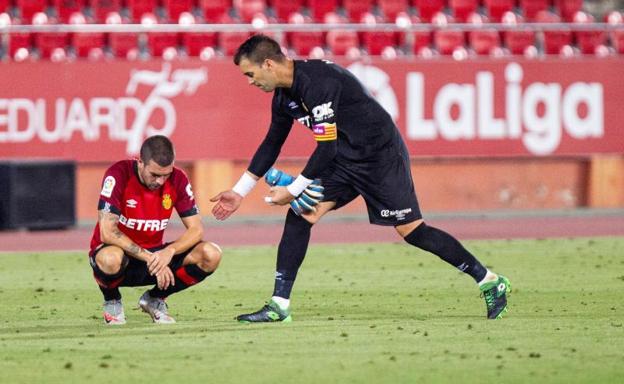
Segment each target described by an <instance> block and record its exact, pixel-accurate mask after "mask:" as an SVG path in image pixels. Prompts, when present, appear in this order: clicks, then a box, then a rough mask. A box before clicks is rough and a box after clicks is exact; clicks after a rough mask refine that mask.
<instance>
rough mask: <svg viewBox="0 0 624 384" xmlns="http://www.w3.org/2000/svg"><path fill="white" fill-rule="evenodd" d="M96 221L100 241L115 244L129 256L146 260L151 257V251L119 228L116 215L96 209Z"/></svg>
mask: <svg viewBox="0 0 624 384" xmlns="http://www.w3.org/2000/svg"><path fill="white" fill-rule="evenodd" d="M98 222H99V223H100V238H101V239H102V242H104V243H106V244H110V245H116V246H118V247H119V248H121V249H123V250H124V251H125V252H126V253H127V254H129V255H130V256H133V257H135V258H137V259H139V260H143V261H147V260H149V259H150V258H151V256H152V254H151V252H149V251H147V250H145V249H143V248H142V247H140V246H139V245H138V244H137V243H135V242H134V241H132V239H130V238H129V237H128V236H127V235H126V234H124V233H123V232H122V231H121V230H120V229H119V227H118V225H117V224H118V223H119V216H118V215H116V214H114V213H111V212H106V211H104V210H100V211H98Z"/></svg>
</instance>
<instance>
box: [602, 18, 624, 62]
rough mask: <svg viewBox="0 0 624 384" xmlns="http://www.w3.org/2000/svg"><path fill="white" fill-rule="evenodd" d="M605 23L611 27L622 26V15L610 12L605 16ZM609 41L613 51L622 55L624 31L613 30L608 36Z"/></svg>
mask: <svg viewBox="0 0 624 384" xmlns="http://www.w3.org/2000/svg"><path fill="white" fill-rule="evenodd" d="M605 21H606V22H607V23H609V24H611V25H619V26H622V25H624V13H622V12H620V11H612V12H610V13H609V14H607V15H606V16H605ZM609 40H611V45H612V46H613V48H614V49H615V51H616V52H617V53H619V54H621V55H622V54H624V29H615V30H613V31H611V33H610V34H609Z"/></svg>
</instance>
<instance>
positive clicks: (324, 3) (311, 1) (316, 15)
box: [308, 0, 338, 22]
mask: <svg viewBox="0 0 624 384" xmlns="http://www.w3.org/2000/svg"><path fill="white" fill-rule="evenodd" d="M308 7H309V8H310V12H311V14H312V18H313V19H314V20H315V21H317V22H323V21H324V20H325V15H326V14H328V13H330V12H336V8H337V7H338V0H308Z"/></svg>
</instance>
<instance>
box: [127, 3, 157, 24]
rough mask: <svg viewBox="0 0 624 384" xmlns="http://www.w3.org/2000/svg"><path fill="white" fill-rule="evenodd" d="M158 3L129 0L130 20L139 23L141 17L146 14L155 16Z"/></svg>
mask: <svg viewBox="0 0 624 384" xmlns="http://www.w3.org/2000/svg"><path fill="white" fill-rule="evenodd" d="M156 3H157V1H156V0H127V5H128V9H129V11H130V19H132V20H134V21H139V20H141V16H143V15H144V14H146V13H152V14H154V13H155V12H156Z"/></svg>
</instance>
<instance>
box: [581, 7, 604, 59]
mask: <svg viewBox="0 0 624 384" xmlns="http://www.w3.org/2000/svg"><path fill="white" fill-rule="evenodd" d="M573 21H574V25H577V24H592V23H593V22H594V17H593V16H592V15H590V14H588V13H585V12H582V11H579V12H576V14H575V15H574V19H573ZM573 32H574V37H575V39H576V45H577V46H578V48H579V51H581V53H582V54H584V55H593V54H595V53H597V52H598V51H597V50H598V48H599V47H601V46H604V45H605V44H606V42H607V33H606V31H604V30H591V31H590V30H579V29H575V30H574V31H573Z"/></svg>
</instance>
